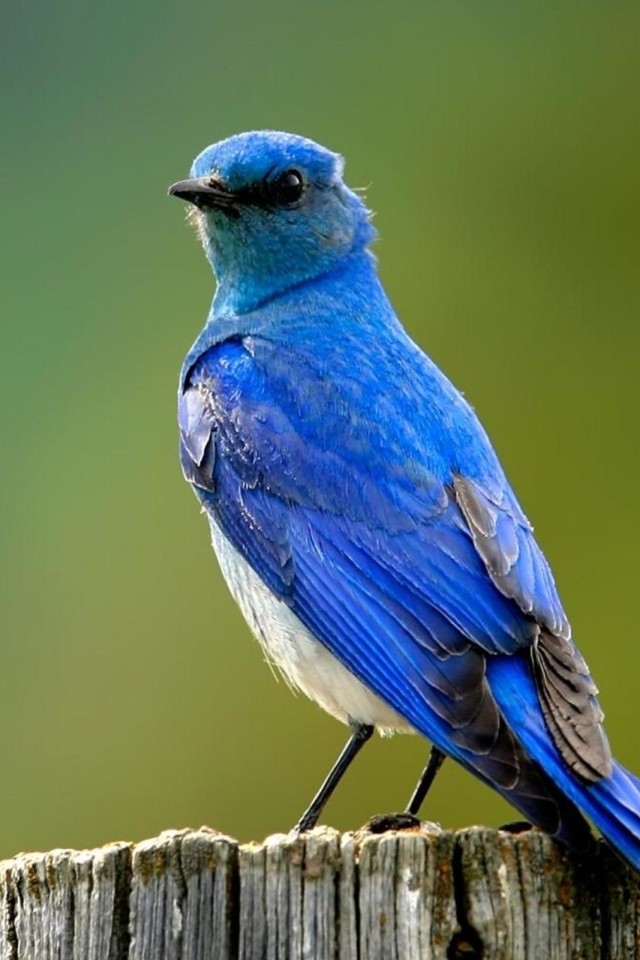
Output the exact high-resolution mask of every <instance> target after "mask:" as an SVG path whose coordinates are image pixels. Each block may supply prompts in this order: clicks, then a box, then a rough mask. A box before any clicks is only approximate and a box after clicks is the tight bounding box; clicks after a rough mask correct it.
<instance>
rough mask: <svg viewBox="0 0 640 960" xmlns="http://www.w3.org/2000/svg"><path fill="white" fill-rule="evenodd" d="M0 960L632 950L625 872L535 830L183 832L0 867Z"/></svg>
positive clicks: (639, 935) (635, 908) (501, 958)
mask: <svg viewBox="0 0 640 960" xmlns="http://www.w3.org/2000/svg"><path fill="white" fill-rule="evenodd" d="M0 900H1V904H0V908H1V915H0V958H1V960H54V958H55V960H165V958H166V960H294V958H295V960H298V958H300V960H303V958H304V960H432V958H433V960H456V958H459V960H476V958H485V960H519V958H526V960H569V958H571V960H591V958H594V960H595V958H598V960H631V958H640V923H639V920H640V888H639V886H638V880H637V878H636V877H635V876H634V875H633V874H632V873H631V872H630V871H629V870H627V869H626V868H625V867H624V866H622V865H621V864H620V863H619V862H618V861H617V860H616V859H615V858H614V857H613V855H612V854H611V853H609V851H608V850H606V849H605V848H604V847H603V846H600V847H599V848H598V851H597V853H596V854H595V855H592V856H588V857H587V856H584V857H580V856H576V855H573V854H570V853H569V852H568V851H567V850H566V849H564V848H563V847H561V846H560V845H558V844H556V843H554V842H553V841H552V840H550V839H549V838H548V837H546V836H544V835H543V834H541V833H538V832H537V831H535V830H531V831H528V832H526V833H523V834H519V835H517V836H513V835H511V834H508V833H504V832H501V831H497V830H488V829H480V828H476V827H474V828H471V829H468V830H461V831H459V832H457V833H454V832H449V831H439V830H436V829H435V828H432V827H430V826H427V825H425V826H423V827H422V829H420V830H417V829H416V830H412V831H403V832H389V833H385V834H382V835H374V834H370V833H367V832H359V833H353V834H351V833H347V834H343V835H342V836H341V835H340V834H338V833H337V832H336V831H334V830H330V829H327V828H318V829H317V830H314V831H313V832H312V833H310V834H308V835H307V836H305V837H303V838H299V837H294V836H285V835H278V836H273V837H269V838H268V839H267V840H265V841H264V843H250V844H238V843H237V842H236V841H235V840H232V839H231V838H229V837H225V836H222V835H221V834H217V833H215V832H213V831H210V830H207V829H202V830H196V831H191V830H182V831H170V832H167V833H163V834H162V835H161V836H160V837H158V838H156V839H154V840H147V841H145V842H144V843H140V844H137V845H131V844H127V843H114V844H110V845H108V846H106V847H103V848H102V849H99V850H91V851H81V852H76V851H69V850H54V851H52V852H50V853H34V854H26V855H21V856H18V857H15V858H14V859H13V860H6V861H4V862H3V863H2V864H1V865H0Z"/></svg>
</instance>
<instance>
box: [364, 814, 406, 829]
mask: <svg viewBox="0 0 640 960" xmlns="http://www.w3.org/2000/svg"><path fill="white" fill-rule="evenodd" d="M419 826H420V821H419V820H418V818H417V817H414V815H413V814H412V813H377V814H375V816H373V817H371V818H370V819H369V820H367V822H366V823H365V824H364V826H363V828H362V829H363V830H367V831H368V832H369V833H386V832H387V830H415V829H416V828H417V827H419Z"/></svg>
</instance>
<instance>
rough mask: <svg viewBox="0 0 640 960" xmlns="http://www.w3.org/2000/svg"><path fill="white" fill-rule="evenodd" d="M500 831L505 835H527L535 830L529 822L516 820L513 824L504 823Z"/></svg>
mask: <svg viewBox="0 0 640 960" xmlns="http://www.w3.org/2000/svg"><path fill="white" fill-rule="evenodd" d="M498 830H502V831H503V832H504V833H527V831H528V830H533V824H532V823H529V822H528V820H514V821H513V823H503V824H502V826H501V827H498Z"/></svg>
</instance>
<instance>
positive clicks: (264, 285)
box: [210, 248, 384, 319]
mask: <svg viewBox="0 0 640 960" xmlns="http://www.w3.org/2000/svg"><path fill="white" fill-rule="evenodd" d="M292 280H293V282H292ZM361 286H362V289H363V290H364V289H365V288H368V289H369V291H370V292H371V291H372V289H374V288H376V287H379V288H380V291H381V293H382V287H381V286H380V284H379V281H378V276H377V271H376V266H375V259H374V257H373V255H372V254H371V253H370V252H369V250H368V249H366V248H361V249H355V250H351V251H350V252H349V253H348V254H346V255H345V256H344V257H343V258H342V259H341V260H339V261H338V262H337V263H335V264H333V265H332V266H331V267H329V268H327V269H326V270H323V271H321V272H319V273H317V274H313V275H311V276H304V275H303V276H300V277H299V278H298V277H295V276H294V277H292V276H291V275H290V274H289V275H285V276H280V275H277V274H273V275H270V274H266V275H265V274H259V275H256V274H252V273H247V274H245V275H244V276H242V275H238V274H237V273H236V272H235V271H229V272H225V273H223V274H222V276H220V277H219V278H218V285H217V288H216V293H215V297H214V299H213V304H212V307H211V315H210V319H215V317H216V316H223V315H225V316H229V315H236V316H239V315H243V314H248V313H253V312H255V311H256V310H259V309H260V308H261V307H263V306H265V305H266V304H267V303H270V302H272V301H278V302H281V301H286V300H288V299H289V298H290V297H294V298H296V299H297V300H298V301H299V302H301V301H303V300H304V299H306V297H307V296H317V295H318V293H319V291H323V292H329V291H332V292H333V294H334V295H335V294H336V293H337V292H338V291H340V290H342V291H343V293H344V295H348V294H352V293H353V291H354V290H355V291H357V290H358V289H359V288H360V287H361ZM382 295H383V296H384V294H383V293H382Z"/></svg>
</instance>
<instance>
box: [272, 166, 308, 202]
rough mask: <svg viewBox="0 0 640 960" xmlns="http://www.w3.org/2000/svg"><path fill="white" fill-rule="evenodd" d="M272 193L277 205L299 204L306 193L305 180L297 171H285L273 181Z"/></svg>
mask: <svg viewBox="0 0 640 960" xmlns="http://www.w3.org/2000/svg"><path fill="white" fill-rule="evenodd" d="M271 193H272V195H273V198H274V200H275V201H276V203H281V204H284V205H286V206H291V205H292V204H294V203H297V202H298V200H299V199H300V198H301V196H302V194H303V193H304V180H303V179H302V174H301V173H298V171H297V170H285V171H284V173H281V174H280V176H279V177H278V178H277V179H276V180H274V181H273V184H272V186H271Z"/></svg>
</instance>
